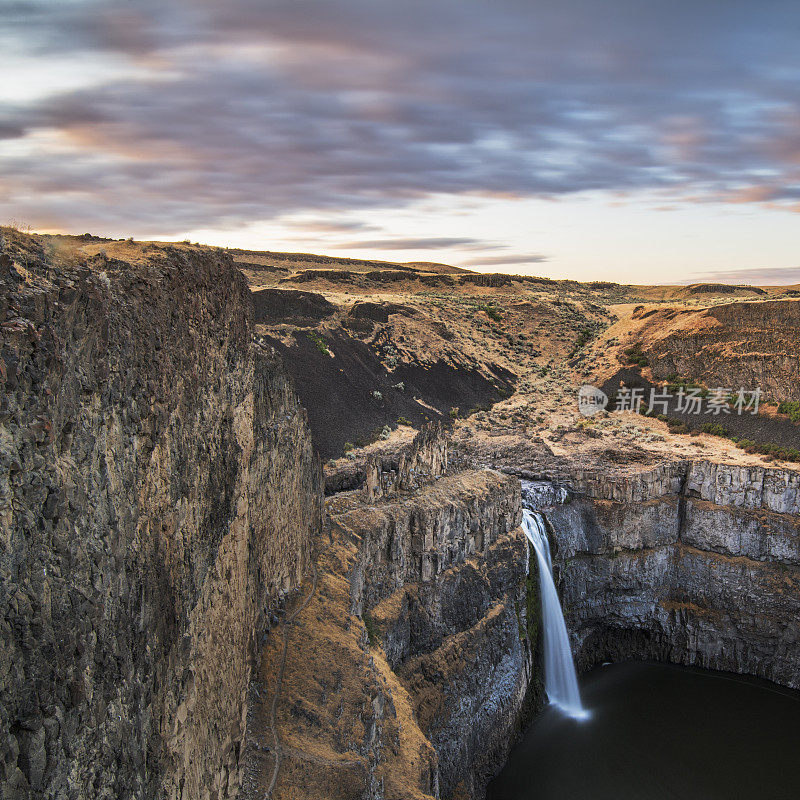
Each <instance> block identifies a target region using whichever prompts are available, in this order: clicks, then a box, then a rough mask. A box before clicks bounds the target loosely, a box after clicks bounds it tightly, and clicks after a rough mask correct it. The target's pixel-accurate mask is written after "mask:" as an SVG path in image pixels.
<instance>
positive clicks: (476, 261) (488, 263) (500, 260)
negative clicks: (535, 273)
mask: <svg viewBox="0 0 800 800" xmlns="http://www.w3.org/2000/svg"><path fill="white" fill-rule="evenodd" d="M547 260H548V257H547V256H543V255H540V254H538V253H529V254H527V255H525V254H522V255H507V256H488V257H486V258H471V259H469V260H468V261H462V262H461V263H463V264H465V265H467V266H470V267H502V266H510V265H512V264H541V263H543V262H545V261H547Z"/></svg>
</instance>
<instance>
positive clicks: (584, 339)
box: [569, 328, 594, 358]
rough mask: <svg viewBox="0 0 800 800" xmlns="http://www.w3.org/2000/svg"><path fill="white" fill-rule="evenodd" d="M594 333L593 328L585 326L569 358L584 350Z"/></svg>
mask: <svg viewBox="0 0 800 800" xmlns="http://www.w3.org/2000/svg"><path fill="white" fill-rule="evenodd" d="M593 335H594V334H593V333H592V329H591V328H584V329H583V330H582V331H581V332H580V333H579V334H578V340H577V341H576V342H575V347H573V348H572V352H571V353H570V354H569V358H573V357H574V356H576V355H578V352H579V351H580V350H582V349H583V348H584V347H585V346H586V344H587V343H588V342H589V340H590V339H591V338H592V336H593Z"/></svg>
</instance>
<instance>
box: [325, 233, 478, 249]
mask: <svg viewBox="0 0 800 800" xmlns="http://www.w3.org/2000/svg"><path fill="white" fill-rule="evenodd" d="M461 245H476V246H477V245H481V241H480V240H479V239H470V238H468V237H459V236H430V237H427V238H424V237H423V238H419V239H364V240H361V241H354V242H344V243H342V244H337V245H333V246H334V247H336V248H337V249H341V250H439V249H443V248H449V247H458V246H461Z"/></svg>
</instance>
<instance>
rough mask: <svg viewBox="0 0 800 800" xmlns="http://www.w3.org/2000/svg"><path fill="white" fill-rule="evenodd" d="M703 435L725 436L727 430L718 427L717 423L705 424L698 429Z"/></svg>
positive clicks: (722, 426)
mask: <svg viewBox="0 0 800 800" xmlns="http://www.w3.org/2000/svg"><path fill="white" fill-rule="evenodd" d="M700 430H701V431H703V433H709V434H711V435H712V436H727V435H728V429H727V428H726V427H725V426H724V425H720V424H719V423H718V422H706V423H704V424H703V427H702V428H700Z"/></svg>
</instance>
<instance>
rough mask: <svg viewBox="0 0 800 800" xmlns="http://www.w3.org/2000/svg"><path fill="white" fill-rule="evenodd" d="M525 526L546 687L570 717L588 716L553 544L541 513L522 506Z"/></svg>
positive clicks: (584, 717) (523, 525)
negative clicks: (534, 571) (535, 572)
mask: <svg viewBox="0 0 800 800" xmlns="http://www.w3.org/2000/svg"><path fill="white" fill-rule="evenodd" d="M522 528H523V530H524V531H525V535H526V536H527V537H528V541H529V542H530V543H531V544H532V545H533V549H534V551H535V552H536V560H537V563H538V565H539V590H540V593H541V598H542V624H543V625H544V688H545V691H546V692H547V697H548V699H549V700H550V702H551V703H553V704H554V705H556V706H558V707H559V708H560V709H561V710H562V711H563V712H564V713H565V714H567V715H568V716H570V717H574V718H575V719H586V718H587V717H588V716H589V714H588V712H587V711H586V710H585V709H584V707H583V706H582V705H581V696H580V692H579V691H578V678H577V676H576V675H575V663H574V662H573V660H572V651H571V650H570V647H569V637H568V636H567V626H566V624H565V623H564V614H563V612H562V611H561V603H560V602H559V600H558V593H557V592H556V585H555V583H554V582H553V564H552V561H551V558H550V543H549V542H548V540H547V531H546V530H545V527H544V519H543V517H542V515H541V514H539V513H538V512H536V511H528V510H527V509H523V512H522Z"/></svg>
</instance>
